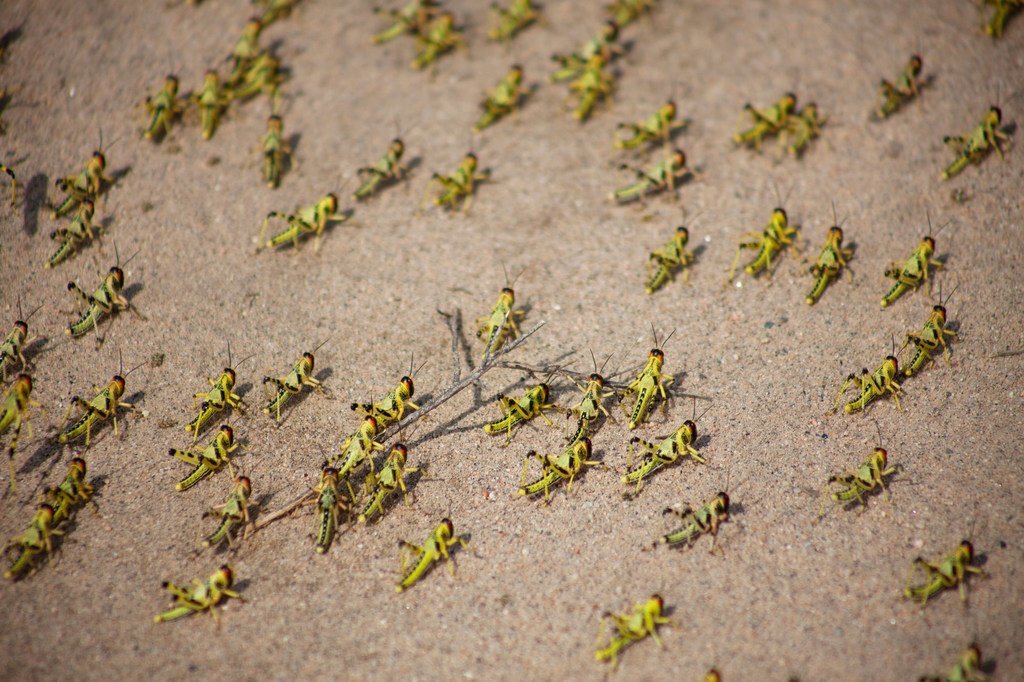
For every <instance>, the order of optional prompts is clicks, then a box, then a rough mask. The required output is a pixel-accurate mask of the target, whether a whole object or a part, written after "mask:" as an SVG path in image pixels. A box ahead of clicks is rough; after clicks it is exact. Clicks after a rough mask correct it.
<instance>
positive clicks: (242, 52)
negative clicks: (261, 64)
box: [225, 17, 263, 92]
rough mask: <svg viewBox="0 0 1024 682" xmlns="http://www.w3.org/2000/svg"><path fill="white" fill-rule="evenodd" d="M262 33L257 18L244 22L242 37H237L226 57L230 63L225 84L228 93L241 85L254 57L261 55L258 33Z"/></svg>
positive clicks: (261, 25) (261, 27)
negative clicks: (229, 70)
mask: <svg viewBox="0 0 1024 682" xmlns="http://www.w3.org/2000/svg"><path fill="white" fill-rule="evenodd" d="M262 32H263V22H262V20H261V19H260V18H259V17H252V18H251V19H249V20H248V21H247V22H245V27H244V28H243V29H242V35H241V36H239V38H238V41H237V42H236V43H235V46H234V47H233V48H231V54H230V55H229V57H228V59H230V60H231V61H232V67H231V73H230V74H229V75H228V78H227V82H226V84H225V85H226V87H227V90H228V91H229V92H231V91H233V90H234V89H235V88H236V87H237V86H239V85H241V84H242V81H243V80H244V79H245V76H246V74H247V73H248V71H249V69H250V68H251V67H252V64H253V62H254V61H255V60H256V57H257V56H259V54H260V53H261V50H260V33H262Z"/></svg>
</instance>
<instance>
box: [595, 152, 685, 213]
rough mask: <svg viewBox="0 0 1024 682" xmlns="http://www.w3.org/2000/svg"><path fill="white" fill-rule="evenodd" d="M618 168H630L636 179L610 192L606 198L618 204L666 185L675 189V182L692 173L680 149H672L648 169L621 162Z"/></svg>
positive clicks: (661, 188)
mask: <svg viewBox="0 0 1024 682" xmlns="http://www.w3.org/2000/svg"><path fill="white" fill-rule="evenodd" d="M619 169H620V170H630V171H632V172H634V173H635V174H636V176H637V181H636V182H634V183H633V184H631V185H626V186H624V187H620V188H619V189H617V190H615V191H614V192H612V193H611V194H610V195H609V196H608V198H609V199H610V200H612V201H614V202H616V203H618V204H625V203H628V202H630V201H634V200H636V199H640V198H642V197H643V196H645V195H647V194H657V193H658V192H661V191H663V190H664V189H665V188H666V187H667V188H668V189H669V190H671V191H673V192H674V191H675V189H676V183H679V182H681V181H682V180H683V179H684V178H686V176H687V175H692V173H691V172H690V169H689V168H687V167H686V154H685V153H683V150H681V149H673V150H672V153H671V154H669V155H668V156H666V157H665V159H664V160H663V161H662V162H661V163H659V164H658V165H656V166H652V167H651V168H649V169H648V170H644V169H642V168H637V167H635V166H630V165H629V164H626V163H624V164H621V165H620V166H619Z"/></svg>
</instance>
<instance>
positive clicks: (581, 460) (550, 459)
mask: <svg viewBox="0 0 1024 682" xmlns="http://www.w3.org/2000/svg"><path fill="white" fill-rule="evenodd" d="M591 448H592V446H591V444H590V439H589V438H582V439H581V440H579V441H578V442H576V443H574V444H573V445H570V446H568V447H566V448H564V449H563V450H562V452H561V453H559V455H558V456H557V457H555V456H552V455H547V456H541V455H538V454H537V453H536V452H535V451H533V450H530V452H528V453H526V461H524V462H523V476H522V479H521V480H520V482H519V490H517V491H516V495H522V496H524V497H529V496H533V495H539V494H540V493H544V503H545V504H547V503H548V502H549V501H550V499H551V496H550V494H549V490H550V489H551V488H552V487H553V486H556V485H558V483H559V482H560V481H567V482H568V483H567V484H566V488H565V491H566V494H568V493H570V492H572V482H573V481H574V480H575V479H576V476H578V475H579V474H580V473H581V472H582V471H583V470H584V469H585V468H586V467H588V466H604V464H602V463H601V462H600V461H598V460H593V459H588V457H590V453H591V451H592V449H591ZM531 459H536V460H537V461H538V462H540V465H541V475H540V478H538V479H535V480H534V481H532V482H530V483H527V482H526V472H527V471H528V470H529V468H530V460H531Z"/></svg>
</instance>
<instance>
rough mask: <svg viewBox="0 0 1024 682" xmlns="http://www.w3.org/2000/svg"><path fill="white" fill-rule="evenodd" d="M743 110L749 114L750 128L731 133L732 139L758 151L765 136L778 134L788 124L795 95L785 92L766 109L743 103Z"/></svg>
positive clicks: (794, 102)
mask: <svg viewBox="0 0 1024 682" xmlns="http://www.w3.org/2000/svg"><path fill="white" fill-rule="evenodd" d="M743 111H745V112H746V113H748V114H750V118H751V119H752V120H753V124H752V125H751V127H750V128H747V129H746V130H742V131H740V132H738V133H736V134H735V135H733V136H732V141H733V142H734V143H735V144H737V145H745V146H748V147H753V148H754V149H755V150H757V151H758V152H760V151H761V144H762V142H763V141H764V138H765V137H766V136H769V135H778V134H779V133H781V132H782V131H783V130H785V129H786V126H787V125H789V119H790V117H791V116H792V115H793V113H794V112H795V111H796V95H794V94H793V93H791V92H787V93H786V94H785V95H783V96H782V98H781V99H780V100H779V101H778V102H776V103H775V104H773V105H772V106H771V107H769V108H767V109H757V108H755V107H754V106H753V105H752V104H750V103H749V102H747V103H746V104H744V105H743Z"/></svg>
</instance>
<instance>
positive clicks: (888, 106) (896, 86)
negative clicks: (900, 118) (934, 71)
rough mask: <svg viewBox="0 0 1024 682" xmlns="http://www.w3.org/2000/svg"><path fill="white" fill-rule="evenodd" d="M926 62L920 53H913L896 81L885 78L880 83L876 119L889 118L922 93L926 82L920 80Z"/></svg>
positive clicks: (875, 112)
mask: <svg viewBox="0 0 1024 682" xmlns="http://www.w3.org/2000/svg"><path fill="white" fill-rule="evenodd" d="M923 64H924V62H922V61H921V57H920V56H918V55H916V54H915V55H911V56H910V61H909V62H907V65H906V66H905V67H903V73H901V74H900V77H899V78H897V79H896V83H890V82H889V81H888V80H886V79H885V78H883V79H882V80H881V81H880V82H879V84H878V99H879V102H878V107H877V108H876V109H875V111H874V117H875V120H876V121H882V120H884V119H886V118H889V117H890V116H892V115H893V114H895V113H896V112H897V111H899V110H900V109H902V108H903V105H904V104H906V103H907V102H909V101H910V100H912V99H914V98H915V97H917V96H918V95H919V94H921V88H923V87H924V85H925V82H924V81H922V80H920V79H919V78H918V76H920V75H921V68H922V66H923Z"/></svg>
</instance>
